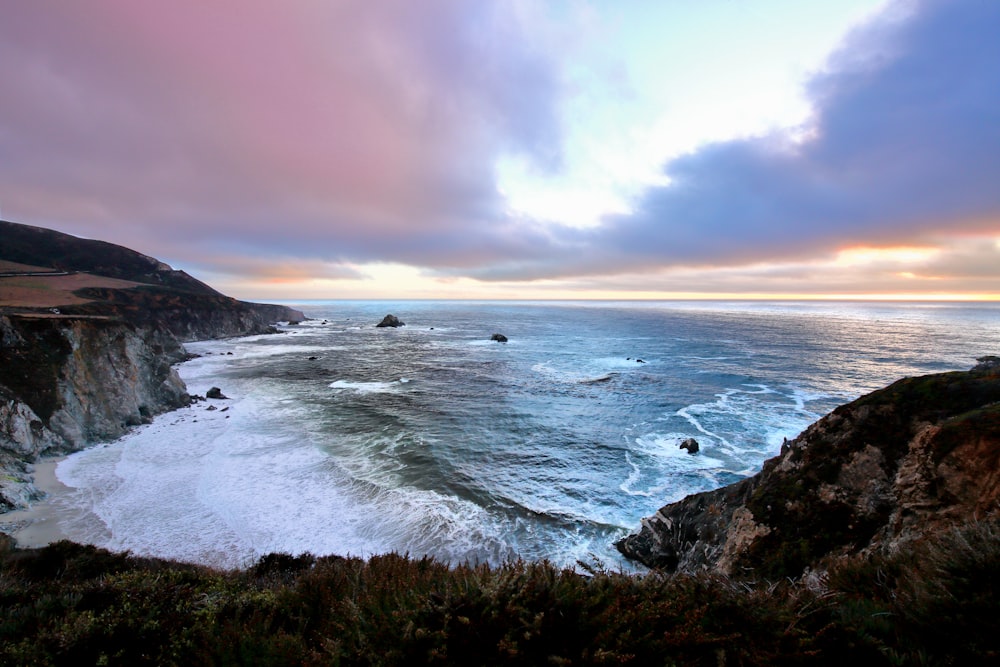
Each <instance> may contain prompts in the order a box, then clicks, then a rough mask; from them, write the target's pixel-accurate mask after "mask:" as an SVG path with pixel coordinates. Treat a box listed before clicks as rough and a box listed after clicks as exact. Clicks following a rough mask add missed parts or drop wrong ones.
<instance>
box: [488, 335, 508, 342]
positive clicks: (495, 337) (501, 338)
mask: <svg viewBox="0 0 1000 667" xmlns="http://www.w3.org/2000/svg"><path fill="white" fill-rule="evenodd" d="M490 340H495V341H496V342H498V343H506V342H507V337H506V336H504V335H503V334H502V333H495V334H493V335H492V336H490Z"/></svg>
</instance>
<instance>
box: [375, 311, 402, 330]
mask: <svg viewBox="0 0 1000 667" xmlns="http://www.w3.org/2000/svg"><path fill="white" fill-rule="evenodd" d="M375 326H376V327H392V328H396V327H405V326H406V322H403V321H402V320H400V319H399V318H398V317H396V316H395V315H392V314H390V315H386V316H385V317H383V318H382V321H381V322H379V323H378V324H376V325H375Z"/></svg>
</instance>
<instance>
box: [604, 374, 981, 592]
mask: <svg viewBox="0 0 1000 667" xmlns="http://www.w3.org/2000/svg"><path fill="white" fill-rule="evenodd" d="M987 361H989V360H987ZM998 479H1000V364H997V365H996V366H994V365H993V364H990V363H987V364H986V365H984V364H983V362H982V361H980V365H979V366H976V367H975V368H974V369H973V370H972V371H969V372H955V373H939V374H937V375H927V376H924V377H916V378H906V379H903V380H899V381H898V382H896V383H894V384H892V385H890V386H888V387H886V388H885V389H880V390H878V391H876V392H873V393H871V394H868V395H867V396H862V397H861V398H859V399H857V400H856V401H854V402H852V403H849V404H847V405H842V406H840V407H839V408H837V409H836V410H834V411H833V412H831V413H830V414H828V415H827V416H825V417H823V418H822V419H820V420H819V421H818V422H816V423H815V424H813V425H812V426H810V427H809V428H807V429H806V430H805V431H803V432H802V433H801V434H800V435H799V436H798V437H796V438H795V439H793V440H789V441H787V442H786V443H784V444H783V445H782V447H781V453H780V454H779V455H778V456H776V457H775V458H773V459H770V460H769V461H767V462H765V463H764V466H763V469H762V470H761V471H760V472H759V473H758V474H756V475H754V476H753V477H750V478H748V479H744V480H742V481H739V482H736V483H735V484H731V485H729V486H726V487H723V488H721V489H717V490H715V491H708V492H705V493H698V494H694V495H691V496H688V497H687V498H684V499H683V500H680V501H678V502H676V503H672V504H670V505H666V506H664V507H662V508H660V510H659V511H658V512H656V514H654V515H653V516H651V517H649V518H646V519H643V520H642V526H641V529H640V530H639V531H638V532H636V533H634V534H632V535H629V536H628V537H625V538H624V539H622V540H619V541H618V542H616V543H615V546H616V547H617V548H618V550H619V551H621V552H622V553H623V554H624V555H626V556H627V557H629V558H633V559H635V560H638V561H640V562H642V563H644V564H646V565H648V566H650V567H656V568H662V569H665V570H670V571H681V572H698V571H702V570H707V571H714V572H717V573H720V574H724V575H727V576H748V577H755V578H761V577H763V578H767V579H771V580H776V579H779V578H782V577H786V576H788V577H798V576H800V575H801V574H802V573H803V571H804V570H805V569H806V568H810V569H812V570H816V569H826V568H828V567H830V566H831V564H832V563H836V562H837V561H838V560H840V559H843V558H845V557H851V556H854V555H860V556H866V555H878V554H885V553H893V552H895V551H897V550H898V549H900V548H901V547H902V546H904V545H906V544H912V543H915V542H918V541H920V540H924V539H927V538H932V537H934V536H937V535H941V534H943V533H945V532H947V531H949V530H951V529H952V528H953V527H954V526H956V525H958V524H960V523H963V522H968V521H985V520H991V519H995V518H997V517H998V516H1000V483H998V481H997V480H998Z"/></svg>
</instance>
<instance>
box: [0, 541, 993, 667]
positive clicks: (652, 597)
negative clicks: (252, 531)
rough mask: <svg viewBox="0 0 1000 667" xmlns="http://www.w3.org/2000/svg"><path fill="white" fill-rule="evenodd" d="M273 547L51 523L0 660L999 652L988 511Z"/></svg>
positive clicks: (5, 569)
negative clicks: (853, 550) (201, 546)
mask: <svg viewBox="0 0 1000 667" xmlns="http://www.w3.org/2000/svg"><path fill="white" fill-rule="evenodd" d="M582 567H583V569H584V570H586V571H584V572H573V571H569V570H561V569H559V568H557V567H554V566H552V565H550V564H548V563H523V562H518V563H510V564H507V565H504V566H500V567H490V566H487V565H475V566H473V565H464V566H458V567H448V566H445V565H443V564H441V563H438V562H435V561H433V560H429V559H426V558H424V559H410V558H406V557H404V556H399V555H385V556H377V557H373V558H371V559H369V560H367V561H366V560H362V559H357V558H341V557H336V556H332V557H323V558H315V557H313V556H309V555H304V556H298V557H293V556H290V555H284V554H273V555H269V556H266V557H264V558H262V559H261V560H260V561H259V562H257V563H256V565H254V566H253V567H251V568H248V569H246V570H242V571H232V572H221V571H216V570H212V569H208V568H203V567H197V566H192V565H185V564H180V563H174V562H167V561H162V560H155V559H148V558H138V557H134V556H131V555H128V554H114V553H110V552H107V551H104V550H102V549H97V548H95V547H89V546H81V545H77V544H73V543H70V542H60V543H57V544H54V545H51V546H49V547H46V548H44V549H41V550H36V551H8V552H6V553H4V554H0V664H4V665H48V664H53V665H56V664H72V665H82V664H156V665H163V664H183V665H203V664H204V665H244V664H245V665H287V664H296V665H297V664H322V665H326V664H333V665H336V664H350V665H354V664H364V665H395V664H442V665H448V664H455V665H469V664H472V665H476V664H500V663H511V664H551V665H578V664H634V665H651V664H666V665H713V666H714V665H785V664H802V663H808V664H837V665H842V664H845V663H846V662H847V661H848V660H851V661H857V664H866V665H869V664H872V665H874V664H884V665H900V664H919V665H935V664H942V665H943V664H961V665H974V664H996V661H997V660H998V658H1000V590H998V589H1000V578H998V576H997V573H998V572H1000V527H998V525H997V524H995V523H976V524H972V525H968V526H965V527H963V528H961V529H956V530H955V531H953V532H949V533H947V534H945V535H942V536H939V538H938V539H936V540H935V541H934V542H928V543H924V544H921V545H917V546H915V547H914V548H913V549H911V550H909V551H907V552H905V553H900V554H897V555H895V556H893V557H891V558H868V559H863V558H855V559H852V560H847V561H841V562H839V563H837V564H836V565H834V566H832V567H831V568H830V569H829V571H828V572H827V573H826V574H824V575H823V576H817V575H813V576H807V577H804V578H803V579H801V580H797V581H792V580H788V579H783V580H779V581H774V582H768V581H734V580H730V579H724V578H718V577H712V576H708V575H704V576H695V577H691V576H665V575H659V574H656V573H653V574H649V575H646V576H630V575H625V574H620V573H613V572H607V571H603V570H597V569H594V568H587V567H585V566H582Z"/></svg>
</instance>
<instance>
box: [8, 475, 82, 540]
mask: <svg viewBox="0 0 1000 667" xmlns="http://www.w3.org/2000/svg"><path fill="white" fill-rule="evenodd" d="M65 458H66V457H65V456H62V457H58V458H51V459H42V460H40V461H37V462H36V463H35V464H34V465H35V474H34V477H35V486H36V487H37V488H38V490H39V491H43V492H44V493H45V498H44V499H43V500H39V501H37V502H35V503H33V504H32V505H31V506H30V507H28V508H27V509H22V510H14V511H13V512H7V513H6V514H3V515H2V516H0V521H2V523H3V525H4V527H5V528H6V530H5V531H4V532H9V534H10V535H11V536H12V537H13V538H14V539H15V540H16V541H17V546H19V547H21V548H28V549H35V548H39V547H44V546H45V545H47V544H52V543H53V542H58V541H59V540H64V539H67V536H66V534H65V533H63V531H62V529H61V528H60V527H59V520H58V517H59V512H60V508H59V506H58V504H57V503H55V502H53V500H54V499H55V498H56V497H57V496H60V495H62V494H65V493H67V492H68V491H69V487H67V486H66V485H65V484H63V483H62V482H60V481H59V478H58V477H56V466H57V465H59V462H60V461H62V460H63V459H65Z"/></svg>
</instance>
